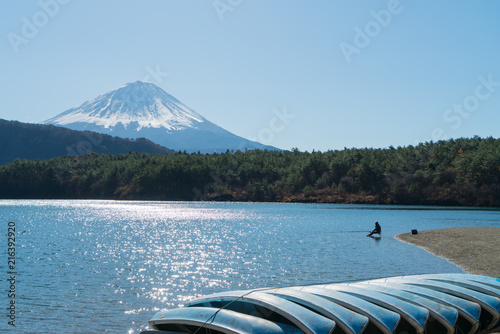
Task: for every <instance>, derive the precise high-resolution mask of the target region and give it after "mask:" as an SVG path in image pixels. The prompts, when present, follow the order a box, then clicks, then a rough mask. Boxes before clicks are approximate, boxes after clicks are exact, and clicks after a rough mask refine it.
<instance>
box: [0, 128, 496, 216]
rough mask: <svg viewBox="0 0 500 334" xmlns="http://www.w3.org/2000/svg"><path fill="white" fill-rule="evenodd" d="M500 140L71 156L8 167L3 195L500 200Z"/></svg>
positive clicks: (0, 179)
mask: <svg viewBox="0 0 500 334" xmlns="http://www.w3.org/2000/svg"><path fill="white" fill-rule="evenodd" d="M499 181H500V139H495V138H491V137H490V138H479V137H474V138H461V139H455V140H447V141H438V142H430V143H423V144H420V145H417V146H407V147H398V148H394V147H389V148H386V149H372V148H364V149H344V150H336V151H327V152H315V151H313V152H300V151H299V150H297V149H294V150H292V151H259V150H252V151H245V152H241V151H237V152H227V153H224V154H188V153H180V152H179V153H176V154H166V155H163V154H154V155H152V154H146V153H128V154H123V155H98V154H95V153H93V154H90V155H86V156H66V157H60V158H54V159H50V160H19V159H18V160H16V161H14V162H13V163H9V164H6V165H3V166H0V198H4V199H7V198H8V199H22V198H33V199H58V198H65V199H127V200H186V201H191V200H216V201H266V202H317V203H371V204H415V205H458V206H482V207H500V185H499Z"/></svg>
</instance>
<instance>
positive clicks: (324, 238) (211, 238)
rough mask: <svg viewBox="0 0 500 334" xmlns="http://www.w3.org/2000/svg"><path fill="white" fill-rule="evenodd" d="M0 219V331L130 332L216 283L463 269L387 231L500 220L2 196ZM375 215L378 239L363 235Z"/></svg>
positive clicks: (409, 211) (219, 287) (482, 215)
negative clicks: (10, 235) (11, 241)
mask: <svg viewBox="0 0 500 334" xmlns="http://www.w3.org/2000/svg"><path fill="white" fill-rule="evenodd" d="M0 220H1V221H2V223H1V225H2V236H4V237H3V239H4V240H3V241H0V243H3V245H2V246H1V247H0V254H2V260H1V261H0V273H1V274H0V277H2V279H1V283H0V284H1V289H0V290H1V291H2V292H1V294H2V295H1V296H0V301H1V305H0V308H1V309H2V310H3V311H2V313H4V314H2V317H1V318H0V319H2V320H0V321H1V323H0V331H1V330H3V331H5V332H10V333H102V332H105V333H139V332H140V331H141V330H143V329H146V328H148V326H147V321H148V320H149V319H150V318H151V316H152V315H153V314H154V313H155V312H156V311H158V310H162V309H167V308H175V307H178V306H180V305H182V304H183V302H185V301H186V300H189V299H190V298H192V297H195V296H198V295H203V294H209V293H214V292H218V291H224V290H235V289H248V288H258V287H265V286H287V285H304V284H310V283H321V282H337V281H345V280H358V279H368V278H375V277H385V276H393V275H402V274H420V273H439V272H462V270H461V269H460V268H458V267H456V266H455V265H453V264H451V263H449V262H447V261H445V260H442V259H440V258H437V257H435V256H433V255H431V254H429V253H427V252H425V251H423V250H421V249H419V248H417V247H413V246H410V245H407V244H404V243H402V242H399V241H398V240H396V239H395V238H394V236H395V235H396V234H399V233H404V232H410V231H411V229H418V230H427V229H435V228H448V227H456V226H495V227H500V211H498V210H478V209H457V208H451V209H450V208H435V207H400V206H398V207H396V206H363V205H327V204H270V203H208V202H203V203H200V202H197V203H192V202H124V201H120V202H118V201H38V200H33V201H29V200H27V201H19V200H3V201H0ZM10 221H12V222H15V223H16V234H17V235H16V254H17V259H16V268H15V269H16V272H17V273H16V283H15V290H16V296H15V303H16V304H15V305H16V320H15V323H16V327H15V329H14V328H12V327H11V326H9V325H8V324H7V321H8V318H7V317H6V315H7V312H8V311H7V310H6V309H7V307H8V306H9V304H8V303H9V302H10V300H11V299H9V298H8V294H7V290H8V289H9V283H8V282H7V278H8V275H7V272H8V268H7V262H8V261H7V229H8V222H10ZM375 221H378V222H380V224H381V226H382V231H383V236H382V238H381V239H380V240H375V239H372V238H367V237H366V234H367V232H368V231H369V230H371V229H372V228H373V225H374V222H375ZM13 329H14V330H13Z"/></svg>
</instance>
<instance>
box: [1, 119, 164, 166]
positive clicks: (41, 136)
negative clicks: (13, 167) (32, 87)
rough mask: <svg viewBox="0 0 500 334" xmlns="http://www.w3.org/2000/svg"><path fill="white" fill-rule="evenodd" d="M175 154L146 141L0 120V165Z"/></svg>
mask: <svg viewBox="0 0 500 334" xmlns="http://www.w3.org/2000/svg"><path fill="white" fill-rule="evenodd" d="M92 152H95V153H99V154H101V153H102V154H108V153H109V154H124V153H128V152H144V153H152V154H154V153H162V154H166V153H173V152H174V151H173V150H170V149H167V148H165V147H163V146H160V145H157V144H155V143H153V142H151V141H149V140H147V139H144V138H138V139H134V140H131V139H123V138H119V137H112V136H110V135H104V134H100V133H97V132H91V131H76V130H70V129H67V128H63V127H59V126H54V125H40V124H30V123H21V122H17V121H7V120H3V119H0V164H6V163H8V162H12V161H14V160H15V159H16V158H20V159H29V160H32V159H50V158H55V157H59V156H65V155H86V154H89V153H92Z"/></svg>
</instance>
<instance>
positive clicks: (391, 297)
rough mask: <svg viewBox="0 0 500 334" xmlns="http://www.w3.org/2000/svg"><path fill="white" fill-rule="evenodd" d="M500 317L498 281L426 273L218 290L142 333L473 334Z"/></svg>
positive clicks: (156, 319)
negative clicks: (373, 278)
mask: <svg viewBox="0 0 500 334" xmlns="http://www.w3.org/2000/svg"><path fill="white" fill-rule="evenodd" d="M499 320H500V279H498V278H494V277H488V276H478V275H469V274H429V275H413V276H399V277H389V278H384V279H376V280H369V281H360V282H354V283H353V282H351V283H335V284H322V285H307V286H292V287H285V288H264V289H255V290H241V291H228V292H222V293H217V294H213V295H208V296H203V297H200V298H197V299H194V300H192V301H190V302H189V303H187V304H186V305H185V306H184V307H183V308H178V309H173V310H167V311H161V312H158V313H156V314H155V315H154V316H153V318H152V319H151V320H150V321H149V325H150V326H151V327H152V328H153V329H154V331H145V332H143V333H142V334H148V333H150V334H153V333H154V334H162V333H200V334H206V333H214V334H219V333H231V334H240V333H269V334H284V333H306V334H313V333H318V334H329V333H333V334H356V333H367V334H379V333H383V334H389V333H400V334H422V333H429V334H434V333H443V334H453V333H457V334H474V333H491V332H495V331H497V330H498V328H499V327H500V322H499Z"/></svg>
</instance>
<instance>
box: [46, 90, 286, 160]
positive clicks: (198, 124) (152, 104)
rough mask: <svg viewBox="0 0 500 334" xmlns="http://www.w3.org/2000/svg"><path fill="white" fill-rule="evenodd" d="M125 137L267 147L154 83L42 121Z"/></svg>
mask: <svg viewBox="0 0 500 334" xmlns="http://www.w3.org/2000/svg"><path fill="white" fill-rule="evenodd" d="M43 123H45V124H53V125H59V126H64V127H67V128H70V129H74V130H91V131H97V132H100V133H105V134H112V135H114V136H120V137H128V138H139V137H144V138H147V139H149V140H151V141H153V142H155V143H157V144H160V145H163V146H165V147H167V148H171V149H174V150H186V151H188V152H197V151H200V152H203V153H212V152H225V151H226V150H228V149H229V150H238V149H240V150H244V149H270V150H276V149H277V148H275V147H272V146H265V145H262V144H260V143H257V142H253V141H249V140H246V139H244V138H242V137H239V136H237V135H235V134H233V133H231V132H229V131H226V130H224V129H223V128H221V127H219V126H217V125H216V124H213V123H211V122H210V121H208V120H207V119H205V118H204V117H203V116H201V115H200V114H198V113H197V112H195V111H194V110H192V109H190V108H189V107H187V106H186V105H184V104H183V103H182V102H180V101H179V100H177V99H176V98H175V97H173V96H172V95H170V94H168V93H166V92H165V91H164V90H162V89H161V88H159V87H158V86H156V85H154V84H151V83H145V82H140V81H136V82H134V83H129V84H126V85H125V86H122V87H120V88H118V89H117V90H114V91H111V92H108V93H106V94H104V95H100V96H98V97H96V98H94V99H92V100H89V101H87V102H85V103H83V104H82V105H80V106H79V107H76V108H72V109H69V110H67V111H65V112H63V113H62V114H59V115H57V116H55V117H53V118H50V119H48V120H46V121H45V122H43Z"/></svg>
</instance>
